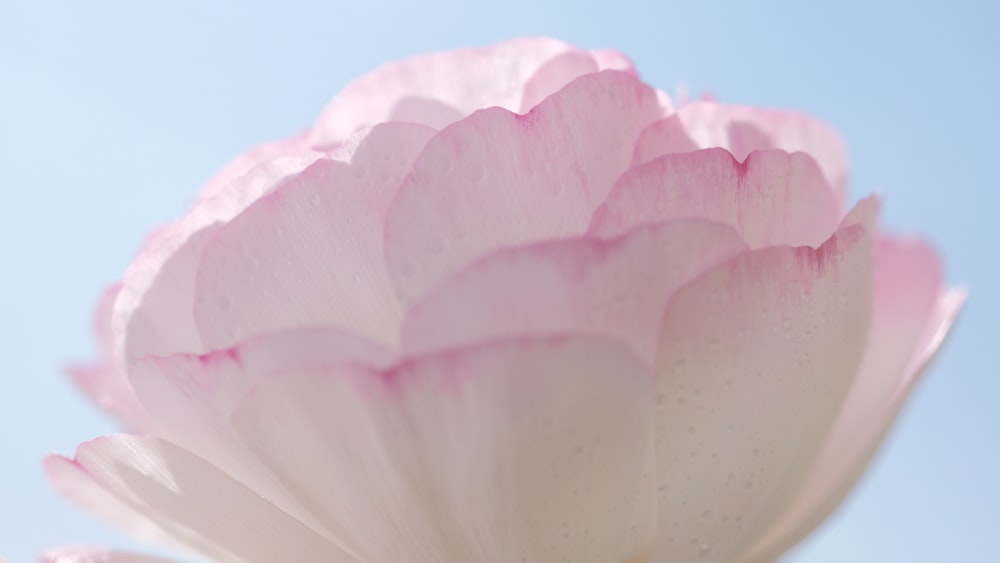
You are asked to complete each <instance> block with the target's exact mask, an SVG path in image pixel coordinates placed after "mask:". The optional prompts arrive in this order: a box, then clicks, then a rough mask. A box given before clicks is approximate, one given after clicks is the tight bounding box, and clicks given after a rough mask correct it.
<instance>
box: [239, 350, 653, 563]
mask: <svg viewBox="0 0 1000 563" xmlns="http://www.w3.org/2000/svg"><path fill="white" fill-rule="evenodd" d="M652 391H653V381H652V379H651V378H650V376H649V374H648V371H647V368H646V367H645V366H644V364H643V363H641V362H640V361H639V360H638V359H637V358H635V357H634V356H633V355H631V354H630V353H628V352H627V351H626V348H625V347H624V346H621V345H619V344H616V343H613V342H608V341H605V340H601V339H596V338H550V339H546V340H521V341H508V342H500V343H496V344H491V345H482V346H479V347H476V348H471V349H465V350H459V351H454V352H449V353H442V354H439V355H435V356H429V357H425V358H421V359H416V360H411V361H407V362H406V363H404V364H402V365H400V366H398V367H396V368H393V369H390V370H373V369H370V368H364V367H362V366H359V365H343V366H331V367H330V368H329V369H326V370H318V371H316V372H314V373H312V374H310V375H306V376H296V377H280V378H270V379H267V380H266V381H264V382H263V383H262V384H261V386H260V387H259V388H258V390H257V392H256V393H254V394H252V395H251V396H250V397H249V398H248V400H247V402H246V403H245V404H244V405H243V406H242V407H241V409H240V410H239V411H238V413H237V414H236V416H235V418H234V424H235V425H236V426H237V428H238V429H239V431H240V432H241V435H242V436H243V439H244V440H245V441H246V442H247V444H249V445H250V446H251V447H252V448H253V449H254V450H255V451H257V452H258V454H259V455H260V457H261V459H263V460H264V461H265V463H266V464H267V465H268V466H269V467H270V468H271V469H272V470H273V472H274V473H275V474H276V475H277V476H279V478H281V479H282V481H283V482H284V483H285V484H286V486H287V487H288V488H289V490H291V491H293V492H294V493H295V494H296V495H297V497H298V499H299V500H300V501H301V502H302V503H303V504H304V505H306V506H309V507H310V508H311V509H312V511H313V512H314V513H315V514H316V515H317V516H318V518H319V519H320V520H321V521H322V522H324V523H326V524H327V527H328V529H329V530H331V531H335V533H337V534H338V535H339V534H342V533H344V532H345V531H346V532H347V533H349V541H350V543H349V545H350V546H351V547H352V549H354V550H357V551H358V552H359V554H360V555H361V556H362V558H363V559H365V560H366V561H375V562H383V561H386V562H388V561H406V562H408V563H468V562H470V561H497V562H500V561H503V562H516V561H532V562H539V563H547V562H552V561H575V562H581V563H583V562H588V561H589V562H593V563H609V562H617V561H629V560H631V558H633V557H637V556H639V555H640V554H642V553H644V551H645V550H646V549H648V547H649V542H650V540H651V533H652V531H653V526H654V525H655V524H654V519H655V516H654V513H653V510H654V502H655V497H654V495H653V494H652V490H653V488H652V482H651V480H650V479H651V478H652V471H651V466H650V465H649V463H650V461H651V458H650V449H649V447H650V438H651V435H650V431H651V428H652Z"/></svg>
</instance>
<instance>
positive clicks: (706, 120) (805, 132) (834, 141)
mask: <svg viewBox="0 0 1000 563" xmlns="http://www.w3.org/2000/svg"><path fill="white" fill-rule="evenodd" d="M667 119H672V118H667ZM676 119H677V120H679V121H680V123H681V124H682V125H683V134H681V135H679V134H677V133H679V131H678V130H677V129H676V128H675V127H674V126H673V125H669V126H666V129H665V130H664V131H660V132H659V133H660V134H651V135H649V136H644V137H643V142H642V143H641V144H640V146H639V147H637V149H636V155H637V158H638V161H639V162H645V161H647V160H650V159H652V158H654V157H656V156H659V155H663V154H668V153H671V152H676V151H677V148H678V146H682V145H683V143H684V140H683V137H687V139H688V140H689V141H690V142H692V143H694V145H695V146H697V147H699V148H709V147H721V148H724V149H727V150H728V151H729V152H731V153H733V155H734V156H735V157H736V159H737V160H744V159H745V158H746V157H747V156H748V155H749V154H750V153H751V152H753V151H757V150H768V149H782V150H785V151H788V152H796V151H802V152H804V153H806V154H809V155H810V156H812V157H813V158H815V159H816V162H817V163H818V164H819V167H820V169H821V170H822V171H823V175H824V176H825V178H826V181H827V184H828V185H829V186H830V189H831V190H832V192H833V195H834V199H835V200H836V202H837V205H838V206H839V208H842V207H843V206H844V204H845V202H846V200H847V191H848V170H849V166H848V159H847V149H846V148H845V146H844V142H843V140H842V139H841V138H840V135H838V134H837V132H836V131H835V130H834V129H833V128H832V127H830V126H829V125H827V124H826V123H824V122H822V121H820V120H818V119H816V118H814V117H812V116H809V115H806V114H804V113H800V112H797V111H787V110H774V109H763V108H757V107H752V106H739V105H730V104H721V103H718V102H713V101H708V100H699V101H696V102H692V103H689V104H686V105H684V106H683V107H681V108H680V109H679V110H678V111H677V114H676ZM667 131H669V132H670V133H671V134H667V135H664V134H663V133H665V132H667Z"/></svg>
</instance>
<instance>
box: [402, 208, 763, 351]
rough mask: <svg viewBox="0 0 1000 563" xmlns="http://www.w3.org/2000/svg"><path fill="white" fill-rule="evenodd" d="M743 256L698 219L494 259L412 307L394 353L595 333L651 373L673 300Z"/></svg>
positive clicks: (717, 228) (728, 233)
mask: <svg viewBox="0 0 1000 563" xmlns="http://www.w3.org/2000/svg"><path fill="white" fill-rule="evenodd" d="M745 250H747V248H746V245H744V244H743V242H742V240H741V239H740V237H739V235H738V234H737V233H736V232H735V231H734V230H733V229H732V228H731V227H729V226H727V225H722V224H719V223H709V222H707V221H700V220H691V221H677V222H673V223H664V224H659V225H653V226H646V227H640V228H638V229H636V230H634V231H632V232H630V233H628V234H626V235H623V236H622V237H619V238H617V239H614V240H610V241H605V240H601V239H571V240H563V241H554V242H544V243H537V244H533V245H529V246H526V247H519V248H514V249H508V250H501V251H499V252H497V253H495V254H493V255H490V256H488V257H486V258H484V259H482V260H480V261H478V262H476V263H474V264H473V265H472V266H470V267H469V268H467V269H465V270H464V271H462V272H461V273H459V274H457V275H455V276H453V277H451V278H449V279H448V280H446V281H445V282H443V283H442V284H440V285H438V286H437V287H435V288H434V290H432V291H431V292H430V293H428V294H427V295H425V296H424V297H423V298H422V299H421V300H420V301H418V302H417V303H416V304H415V305H414V307H413V308H412V309H411V310H410V311H409V312H408V313H407V317H406V320H405V322H404V324H403V331H402V345H403V348H404V350H405V351H406V352H407V353H411V354H412V353H417V352H426V351H428V350H434V349H442V348H449V347H454V346H458V345H461V344H468V343H471V342H479V341H485V340H491V339H496V338H501V337H510V336H516V335H522V334H535V335H540V334H556V333H565V332H583V333H594V334H597V333H603V334H607V335H609V336H613V337H616V338H617V339H619V340H621V341H623V342H627V343H629V344H631V345H632V347H633V349H634V351H635V352H636V353H637V354H638V355H639V356H640V357H642V358H643V359H645V360H646V361H648V362H649V363H650V364H652V362H653V359H654V352H655V349H656V346H657V343H658V340H659V339H658V336H657V332H658V331H659V325H660V322H661V317H662V315H663V310H664V308H665V307H666V304H667V302H668V300H669V299H670V296H671V295H672V294H673V292H674V291H675V290H676V289H678V288H679V287H680V286H682V285H683V284H685V283H687V282H689V281H691V280H692V279H694V278H695V277H697V276H699V275H701V274H702V273H703V272H705V271H706V270H708V269H709V268H711V267H713V266H715V265H716V264H718V263H720V262H722V261H724V260H727V259H729V258H731V257H733V256H734V255H735V254H737V253H739V252H743V251H745Z"/></svg>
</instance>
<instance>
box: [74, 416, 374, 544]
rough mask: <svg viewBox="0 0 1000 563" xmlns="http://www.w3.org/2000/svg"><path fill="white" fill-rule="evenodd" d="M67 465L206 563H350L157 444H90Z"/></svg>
mask: <svg viewBox="0 0 1000 563" xmlns="http://www.w3.org/2000/svg"><path fill="white" fill-rule="evenodd" d="M66 462H67V463H75V464H76V465H78V466H79V467H80V468H81V469H82V470H83V471H85V472H87V473H88V474H89V475H90V476H91V477H92V478H93V482H94V483H95V484H96V485H98V486H100V487H102V488H104V489H105V490H106V491H107V492H108V493H110V494H111V495H113V496H114V497H116V498H117V499H118V500H119V501H120V502H121V503H124V504H127V505H129V506H132V507H133V508H134V509H135V510H137V511H138V512H140V513H142V514H144V515H145V516H146V517H148V518H149V519H150V520H152V521H153V522H155V523H156V524H157V525H159V526H160V527H161V528H162V529H163V530H165V531H166V532H167V533H168V534H170V535H171V536H172V537H174V538H176V539H177V541H179V542H181V543H183V544H185V545H188V546H190V547H191V548H192V549H194V550H195V551H198V552H200V553H202V554H204V555H205V556H207V557H210V558H212V559H213V560H216V561H331V562H337V561H342V562H345V563H346V562H350V563H357V560H355V559H354V558H352V557H350V556H348V555H347V554H345V553H344V552H343V551H341V550H340V549H339V548H337V547H336V546H335V545H333V544H332V543H330V542H328V541H326V540H325V539H323V538H322V537H321V536H319V535H317V534H316V533H314V532H313V531H311V530H309V529H308V528H306V527H305V526H303V525H302V524H301V523H300V522H299V521H297V520H295V519H294V518H291V517H290V516H288V515H287V514H285V513H284V512H282V511H281V510H279V509H278V508H276V507H275V506H274V505H272V504H271V503H269V502H268V501H267V500H265V499H264V498H262V497H261V496H260V495H259V494H257V493H255V492H254V491H252V490H250V489H248V488H246V487H244V486H243V485H241V484H239V483H237V482H236V481H234V480H232V479H231V478H230V477H229V476H227V475H225V474H224V473H222V472H220V471H219V470H218V469H216V468H215V467H213V466H212V465H211V464H208V463H206V462H205V461H203V460H202V459H200V458H198V457H196V456H194V455H192V454H190V453H188V452H187V451H185V450H183V449H181V448H179V447H177V446H175V445H173V444H171V443H169V442H166V441H163V440H160V439H158V438H152V437H144V436H130V435H125V434H121V435H116V436H108V437H104V438H97V439H95V440H92V441H90V442H86V443H84V444H81V445H80V446H79V447H78V448H77V452H76V456H75V459H74V460H72V461H71V460H66Z"/></svg>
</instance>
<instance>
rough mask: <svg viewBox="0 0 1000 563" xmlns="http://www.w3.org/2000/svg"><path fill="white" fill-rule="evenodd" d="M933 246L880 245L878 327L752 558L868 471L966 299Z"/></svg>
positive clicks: (808, 523) (837, 499) (782, 543)
mask: <svg viewBox="0 0 1000 563" xmlns="http://www.w3.org/2000/svg"><path fill="white" fill-rule="evenodd" d="M942 287H943V279H942V273H941V266H940V263H939V261H938V258H937V256H936V255H935V253H934V251H933V250H932V249H930V248H929V247H927V246H926V245H925V244H923V243H921V242H919V241H913V240H900V239H893V238H889V237H882V238H881V239H880V240H879V241H878V244H877V245H876V248H875V301H874V309H873V313H872V329H871V336H870V338H869V343H868V348H867V351H866V353H865V357H864V360H863V362H862V364H861V368H860V374H859V376H858V378H857V380H856V381H855V384H854V386H853V387H852V388H851V391H850V394H849V395H848V397H847V400H846V401H845V403H844V404H843V406H842V407H841V410H840V414H839V416H838V418H837V423H836V426H834V427H833V429H832V431H831V432H830V434H829V436H827V438H826V440H825V444H824V446H823V450H822V452H821V454H820V455H819V457H818V458H817V459H816V461H815V463H814V465H813V468H812V471H811V473H810V475H809V477H808V479H807V480H806V481H805V482H804V483H803V485H802V488H801V490H800V491H799V493H798V495H797V496H796V498H795V501H794V503H792V504H791V505H790V506H789V507H788V509H787V510H786V511H785V513H784V514H783V515H782V518H781V520H780V521H778V522H776V523H775V525H774V527H773V528H772V529H771V530H770V531H769V533H768V534H767V535H766V536H765V537H763V538H761V540H760V542H758V544H757V545H756V546H754V550H753V554H749V553H748V554H747V556H746V557H745V560H746V561H770V560H771V559H773V558H774V557H776V556H777V555H779V554H780V553H782V552H784V551H785V550H787V549H789V548H790V547H791V546H793V545H794V544H795V543H797V542H798V541H800V540H801V539H802V538H803V537H805V536H806V535H807V534H808V533H809V532H811V531H812V530H813V529H814V528H815V527H816V526H817V525H819V523H820V522H822V521H823V520H825V519H826V518H827V517H828V516H829V515H830V513H832V512H833V511H834V510H835V509H836V508H837V506H839V505H840V503H841V501H842V500H843V498H844V496H845V495H846V494H847V493H848V491H850V490H851V489H852V488H853V487H854V485H855V483H856V482H857V481H858V479H859V478H860V477H861V475H862V474H863V472H864V470H865V469H866V467H867V466H868V463H869V462H870V460H871V459H872V456H873V455H874V454H875V452H876V450H877V449H878V446H879V444H880V443H881V442H882V439H883V438H884V437H885V435H886V433H887V432H888V430H889V428H890V427H891V425H892V423H893V421H894V420H895V418H896V415H897V414H898V413H899V410H900V408H901V407H902V403H903V401H904V400H905V399H906V397H907V396H908V395H909V392H910V390H911V389H912V388H913V386H914V384H915V383H916V381H917V379H918V378H919V375H920V374H921V373H922V372H923V371H924V369H925V368H926V366H927V364H928V362H929V361H930V359H931V357H932V356H933V355H934V353H935V352H936V350H937V349H938V347H939V346H940V344H941V342H942V340H943V336H944V335H945V334H946V333H947V332H948V329H949V328H950V327H951V325H952V323H953V322H954V320H955V317H956V316H957V314H958V312H959V310H960V309H961V306H962V303H963V301H964V293H962V292H961V291H951V292H944V291H943V289H942Z"/></svg>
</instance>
